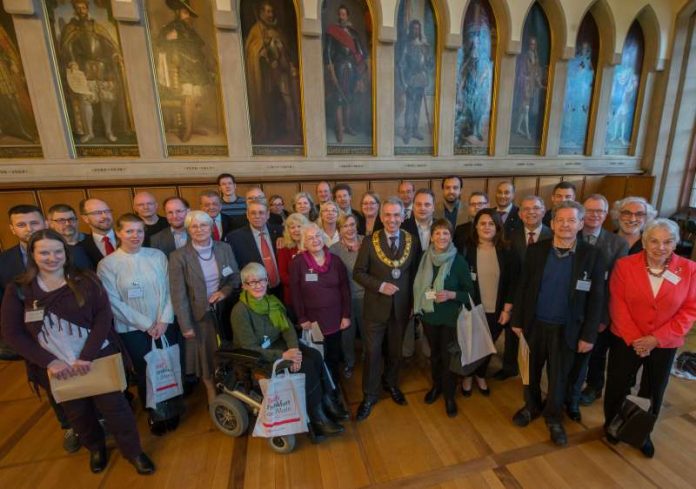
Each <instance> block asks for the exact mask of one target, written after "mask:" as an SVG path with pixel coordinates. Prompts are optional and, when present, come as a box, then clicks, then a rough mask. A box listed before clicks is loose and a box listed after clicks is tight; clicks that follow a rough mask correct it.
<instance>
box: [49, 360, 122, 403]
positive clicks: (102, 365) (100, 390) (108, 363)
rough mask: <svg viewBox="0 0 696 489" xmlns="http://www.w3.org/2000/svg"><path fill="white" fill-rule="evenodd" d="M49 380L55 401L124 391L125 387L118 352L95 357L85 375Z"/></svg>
mask: <svg viewBox="0 0 696 489" xmlns="http://www.w3.org/2000/svg"><path fill="white" fill-rule="evenodd" d="M49 382H50V383H51V393H52V394H53V397H54V398H55V400H56V402H65V401H72V400H73V399H82V398H84V397H91V396H96V395H99V394H107V393H109V392H117V391H124V390H125V389H126V387H127V384H126V373H125V371H124V370H123V359H122V358H121V354H120V353H115V354H113V355H109V356H107V357H102V358H97V359H96V360H94V361H93V362H92V368H91V369H90V371H89V373H88V374H86V375H77V376H75V377H70V378H69V379H65V380H60V379H57V378H55V377H49Z"/></svg>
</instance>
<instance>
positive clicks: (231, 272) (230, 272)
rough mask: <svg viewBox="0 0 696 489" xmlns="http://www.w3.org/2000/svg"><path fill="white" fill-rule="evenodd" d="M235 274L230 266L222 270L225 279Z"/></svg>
mask: <svg viewBox="0 0 696 489" xmlns="http://www.w3.org/2000/svg"><path fill="white" fill-rule="evenodd" d="M233 273H234V272H233V271H232V269H231V268H230V267H229V266H225V267H223V269H222V276H223V277H228V276H230V275H232V274H233Z"/></svg>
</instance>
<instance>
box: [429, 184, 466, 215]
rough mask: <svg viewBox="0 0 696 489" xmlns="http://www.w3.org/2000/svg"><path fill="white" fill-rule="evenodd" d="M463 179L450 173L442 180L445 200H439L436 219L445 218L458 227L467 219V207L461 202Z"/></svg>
mask: <svg viewBox="0 0 696 489" xmlns="http://www.w3.org/2000/svg"><path fill="white" fill-rule="evenodd" d="M461 196H462V179H461V177H458V176H457V175H450V176H447V177H445V178H444V179H443V180H442V197H443V198H444V199H445V200H444V201H443V202H438V203H437V207H436V208H435V216H434V219H441V218H445V219H447V220H448V221H449V222H451V223H452V227H453V228H456V227H457V226H458V225H459V224H463V223H465V222H466V220H467V213H466V209H465V208H464V206H463V205H462V203H461V200H460V198H461Z"/></svg>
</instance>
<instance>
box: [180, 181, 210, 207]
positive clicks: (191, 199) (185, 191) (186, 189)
mask: <svg viewBox="0 0 696 489" xmlns="http://www.w3.org/2000/svg"><path fill="white" fill-rule="evenodd" d="M204 190H214V191H216V192H217V187H216V186H215V185H181V186H179V195H180V196H181V197H183V198H184V199H186V200H188V203H189V205H190V206H191V210H198V209H200V204H199V198H198V196H199V195H200V193H201V192H203V191H204Z"/></svg>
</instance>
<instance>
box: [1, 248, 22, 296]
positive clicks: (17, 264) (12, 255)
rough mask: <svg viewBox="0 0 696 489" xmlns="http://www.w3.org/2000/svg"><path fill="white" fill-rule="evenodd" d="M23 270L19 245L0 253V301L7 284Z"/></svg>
mask: <svg viewBox="0 0 696 489" xmlns="http://www.w3.org/2000/svg"><path fill="white" fill-rule="evenodd" d="M25 270H26V267H25V266H24V261H23V260H22V251H21V250H20V249H19V245H16V246H13V247H12V248H10V249H8V250H7V251H4V252H2V253H0V302H2V296H3V294H4V293H5V289H6V288H7V286H8V285H10V283H11V282H12V281H13V280H14V279H15V277H17V276H18V275H21V274H22V273H24V271H25Z"/></svg>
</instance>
